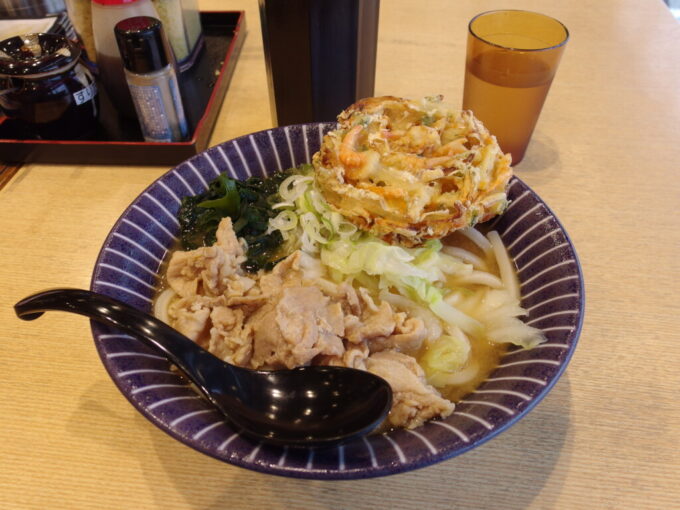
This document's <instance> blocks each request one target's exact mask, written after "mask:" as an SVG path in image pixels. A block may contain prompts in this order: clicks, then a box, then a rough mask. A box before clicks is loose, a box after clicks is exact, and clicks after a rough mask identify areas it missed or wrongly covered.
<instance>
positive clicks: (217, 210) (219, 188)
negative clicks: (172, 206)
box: [178, 168, 300, 272]
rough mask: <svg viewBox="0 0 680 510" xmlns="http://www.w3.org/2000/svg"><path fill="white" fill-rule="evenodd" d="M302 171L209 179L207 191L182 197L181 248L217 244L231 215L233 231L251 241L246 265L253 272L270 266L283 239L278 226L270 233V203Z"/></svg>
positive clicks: (294, 169) (272, 202) (221, 176)
mask: <svg viewBox="0 0 680 510" xmlns="http://www.w3.org/2000/svg"><path fill="white" fill-rule="evenodd" d="M299 171H300V170H299V168H297V169H296V168H291V169H288V170H284V171H281V172H276V173H274V174H272V175H271V176H269V177H265V178H261V177H250V178H248V179H246V180H245V181H237V180H235V179H232V178H230V177H228V176H227V175H225V174H221V175H219V176H218V177H217V178H216V179H214V180H213V181H211V182H210V184H209V185H208V189H207V190H206V191H205V192H204V193H201V194H200V195H196V196H193V197H185V198H183V199H182V204H181V205H180V208H179V213H178V219H179V223H180V239H181V242H182V248H183V249H184V250H195V249H196V248H200V247H201V246H211V245H212V244H214V243H215V241H216V233H217V227H218V225H219V223H220V221H221V220H222V218H224V217H226V216H229V217H231V221H232V223H233V226H234V232H235V233H236V235H237V236H238V237H242V238H244V239H245V241H246V243H247V245H248V252H247V260H246V262H245V263H244V264H243V267H244V269H245V270H246V271H250V272H255V271H257V270H258V269H271V268H272V267H273V266H274V264H275V263H276V262H278V259H279V258H280V257H279V256H278V251H279V248H280V247H281V244H282V243H283V237H281V233H280V232H279V231H278V230H275V231H273V232H271V233H269V234H268V233H267V229H268V227H269V219H270V218H273V217H274V216H276V214H277V212H276V211H274V210H272V208H271V205H272V204H274V203H276V202H277V201H278V200H279V197H278V189H279V185H280V184H281V182H282V181H283V180H284V179H285V178H286V177H288V176H289V175H291V174H293V173H296V172H299Z"/></svg>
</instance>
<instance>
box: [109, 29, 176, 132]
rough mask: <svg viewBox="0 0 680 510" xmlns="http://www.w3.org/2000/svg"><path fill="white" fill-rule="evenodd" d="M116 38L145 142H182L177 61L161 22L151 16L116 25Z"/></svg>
mask: <svg viewBox="0 0 680 510" xmlns="http://www.w3.org/2000/svg"><path fill="white" fill-rule="evenodd" d="M115 35H116V40H117V42H118V47H119V49H120V55H121V58H122V60H123V64H124V67H125V77H126V79H127V84H128V86H129V89H130V93H131V95H132V99H133V102H134V105H135V110H136V111H137V118H138V120H139V124H140V126H141V128H142V133H143V135H144V139H145V140H146V141H147V142H178V141H181V140H183V139H184V138H186V136H187V133H188V128H187V121H186V117H185V116H184V108H183V106H182V98H181V95H180V89H179V84H178V82H177V75H176V72H175V65H174V64H175V62H174V59H173V55H172V51H171V50H170V48H169V43H168V42H167V39H166V38H165V34H164V31H163V26H162V24H161V22H160V21H159V20H157V19H156V18H152V17H149V16H137V17H134V18H128V19H125V20H123V21H121V22H119V23H118V24H117V25H116V27H115Z"/></svg>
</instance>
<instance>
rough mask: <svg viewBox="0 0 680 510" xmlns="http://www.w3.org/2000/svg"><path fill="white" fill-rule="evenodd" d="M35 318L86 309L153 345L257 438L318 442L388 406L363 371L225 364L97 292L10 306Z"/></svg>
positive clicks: (358, 430) (364, 430) (381, 388)
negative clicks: (253, 367)
mask: <svg viewBox="0 0 680 510" xmlns="http://www.w3.org/2000/svg"><path fill="white" fill-rule="evenodd" d="M14 310H15V312H16V314H17V316H18V317H20V318H21V319H24V320H33V319H37V318H38V317H40V316H41V315H42V314H43V313H44V312H46V311H49V310H58V311H64V312H72V313H77V314H80V315H85V316H87V317H90V318H91V319H94V320H96V321H98V322H102V323H105V324H109V325H111V326H115V327H116V328H118V329H120V330H122V331H125V332H126V333H128V334H130V335H132V336H134V337H135V338H138V339H140V340H142V341H143V342H144V343H146V344H148V345H149V346H151V347H152V348H156V349H159V350H160V351H162V352H163V354H164V355H165V356H167V358H168V359H169V360H170V361H171V362H172V363H174V364H175V365H176V366H177V367H178V368H179V369H180V370H182V372H184V373H185V374H186V376H187V377H188V378H189V379H190V380H191V381H192V382H193V383H194V384H196V386H197V387H198V388H199V389H200V390H201V392H202V393H203V394H204V395H205V396H206V397H207V398H208V400H210V401H211V402H212V403H213V404H214V405H215V406H216V407H217V408H218V409H220V410H221V411H222V413H224V415H225V416H226V417H227V418H228V419H229V420H230V421H231V422H232V423H234V424H235V425H236V426H238V427H240V428H242V429H243V432H244V433H247V434H249V435H251V436H253V437H255V438H257V439H260V440H262V441H267V442H271V443H278V444H286V445H291V446H322V445H329V444H332V443H336V442H340V441H346V440H349V439H351V438H354V437H358V436H362V435H365V434H368V433H369V432H371V431H372V430H374V429H375V428H376V427H378V426H379V425H380V424H381V423H382V422H383V420H384V419H385V417H386V416H387V413H388V412H389V409H390V407H391V404H392V391H391V389H390V386H389V385H388V384H387V382H386V381H385V380H384V379H382V378H380V377H378V376H376V375H373V374H371V373H369V372H365V371H362V370H355V369H351V368H342V367H327V366H308V367H300V368H295V369H292V370H274V371H265V370H249V369H245V368H240V367H237V366H234V365H230V364H229V363H226V362H224V361H222V360H220V359H219V358H217V357H216V356H214V355H213V354H211V353H210V352H208V351H206V350H205V349H203V348H202V347H200V346H199V345H197V344H196V343H194V342H193V341H191V340H190V339H188V338H187V337H185V336H184V335H182V334H181V333H179V332H178V331H176V330H174V329H173V328H171V327H170V326H168V325H167V324H165V323H164V322H162V321H161V320H159V319H157V318H156V317H154V316H152V315H149V314H147V313H145V312H142V311H140V310H137V309H136V308H133V307H131V306H129V305H127V304H125V303H123V302H121V301H118V300H116V299H113V298H110V297H108V296H105V295H103V294H97V293H95V292H90V291H86V290H78V289H53V290H47V291H44V292H40V293H37V294H34V295H32V296H29V297H27V298H25V299H22V300H21V301H19V302H18V303H17V304H16V305H14Z"/></svg>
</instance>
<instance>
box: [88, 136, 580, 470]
mask: <svg viewBox="0 0 680 510" xmlns="http://www.w3.org/2000/svg"><path fill="white" fill-rule="evenodd" d="M335 126H336V124H335V123H314V124H303V125H295V126H288V127H282V128H276V129H271V130H267V131H261V132H258V133H254V134H250V135H246V136H243V137H240V138H237V139H234V140H231V141H227V142H224V143H222V144H220V145H217V146H215V147H212V148H210V149H208V150H206V151H205V152H203V153H201V154H198V155H196V156H194V157H192V158H191V159H189V160H187V161H185V162H183V163H181V164H180V165H178V166H177V167H175V168H173V169H171V170H170V171H168V172H167V173H166V174H164V175H163V176H161V177H160V178H159V179H158V180H156V181H155V182H154V183H153V184H151V186H149V187H148V188H147V189H146V190H145V191H144V192H143V193H142V194H141V195H140V196H139V197H138V198H137V199H136V200H135V201H134V202H133V203H132V204H131V205H130V206H129V207H128V208H127V209H126V210H125V212H124V213H123V215H122V216H121V218H120V219H119V220H118V222H117V223H116V224H115V225H114V227H113V229H112V230H111V232H110V234H109V235H108V237H107V238H106V241H105V242H104V245H103V247H102V250H101V252H100V254H99V258H98V260H97V263H96V266H95V270H94V274H93V277H92V285H91V288H92V290H94V291H96V292H101V293H103V294H107V295H109V296H112V297H114V298H118V299H121V300H123V301H125V302H127V303H129V304H131V305H132V306H135V307H137V308H140V309H142V310H146V311H151V308H152V302H153V299H154V296H155V294H156V292H157V286H158V282H159V274H160V273H161V272H162V270H163V262H164V259H165V257H166V255H167V254H168V252H169V250H172V249H173V248H174V247H175V245H176V243H177V239H178V230H179V223H178V221H177V219H176V215H177V211H178V209H179V205H180V201H181V198H182V197H183V196H187V195H194V194H197V193H200V192H203V191H204V190H205V189H206V188H207V186H208V183H209V182H210V181H211V180H213V179H214V178H215V177H216V176H217V175H218V174H220V173H222V172H226V173H227V175H229V176H230V177H233V178H236V179H245V178H248V177H250V176H265V175H268V174H269V173H273V172H275V171H278V170H283V169H286V168H289V167H292V166H297V165H300V164H301V163H307V162H310V161H311V158H312V155H313V154H314V152H316V151H317V150H318V148H319V145H320V142H321V139H322V137H323V135H324V133H326V132H327V131H329V130H331V129H333V128H334V127H335ZM508 196H509V198H510V200H511V203H510V206H509V207H508V209H507V210H506V212H505V213H504V214H503V215H502V216H499V217H497V218H495V219H493V220H491V221H490V222H489V226H490V227H491V228H493V229H495V230H496V231H497V232H498V233H499V234H500V236H501V238H502V239H503V242H504V243H505V246H506V248H507V250H508V252H509V254H510V256H511V257H512V258H513V259H514V261H515V264H516V266H517V269H518V276H519V280H520V288H521V294H522V306H523V307H524V308H525V309H526V310H527V312H528V317H527V318H526V321H527V322H528V323H529V324H530V325H531V326H534V327H536V328H539V329H541V330H542V331H543V333H544V334H545V336H546V338H547V341H546V342H545V343H543V344H541V345H539V346H538V347H536V348H534V349H532V350H521V349H517V348H510V349H509V351H508V352H507V354H505V355H504V356H503V357H502V359H501V362H500V364H499V366H498V367H497V368H496V369H495V370H494V371H493V372H492V373H491V374H490V375H489V377H488V378H487V379H486V380H485V381H484V382H483V383H482V384H481V385H480V386H479V387H478V388H477V390H476V391H475V392H473V393H470V394H468V395H467V396H466V397H464V398H463V399H462V401H460V402H459V403H457V405H456V409H455V411H454V413H453V414H452V415H450V416H449V417H447V418H445V419H441V420H435V421H430V422H428V423H426V424H425V425H423V426H422V427H419V428H417V429H414V430H406V429H398V430H394V431H390V432H387V433H383V434H375V435H371V436H366V437H362V438H359V439H355V440H353V441H351V442H347V443H344V444H341V445H340V446H335V447H331V448H325V449H311V448H290V447H285V446H275V445H266V444H262V443H259V442H257V441H253V440H251V439H249V438H247V437H246V436H243V435H242V434H241V433H239V432H238V431H237V430H235V429H234V428H233V427H232V426H231V425H230V424H229V423H228V422H226V421H225V420H224V419H223V417H222V416H221V415H220V413H219V412H218V411H217V410H216V409H214V408H213V407H212V406H211V405H210V404H208V403H207V402H206V401H204V400H203V399H202V398H200V397H199V396H198V394H197V393H196V392H195V391H194V390H193V389H192V388H191V386H189V384H187V382H186V381H185V380H184V379H182V378H181V377H180V376H179V375H177V373H176V372H175V371H173V370H171V367H170V364H169V363H168V361H167V360H166V359H165V358H163V357H161V356H159V355H158V354H157V353H156V352H153V351H151V350H150V349H148V348H146V347H145V346H144V345H142V344H141V343H140V342H138V341H137V340H135V339H133V338H131V337H129V336H127V335H125V334H122V333H121V332H118V331H116V330H114V329H112V328H109V327H105V326H102V325H99V324H96V323H93V324H92V332H93V335H94V340H95V344H96V346H97V349H98V351H99V354H100V356H101V359H102V361H103V363H104V365H105V367H106V369H107V371H108V373H109V374H110V376H111V378H112V379H113V381H114V382H115V384H116V385H117V386H118V388H119V389H120V391H121V392H122V393H123V394H124V395H125V396H126V397H127V398H128V400H129V401H130V402H131V403H132V404H133V405H134V406H135V407H136V408H137V410H139V412H140V413H142V414H143V415H144V416H145V417H146V418H148V419H149V420H150V421H151V422H152V423H154V424H155V425H156V426H158V427H159V428H160V429H161V430H163V431H165V432H166V433H168V434H169V435H170V436H172V437H174V438H175V439H177V440H179V441H181V442H183V443H184V444H186V445H188V446H190V447H192V448H194V449H196V450H198V451H200V452H203V453H205V454H207V455H210V456H212V457H215V458H217V459H219V460H222V461H224V462H228V463H230V464H233V465H236V466H241V467H244V468H248V469H252V470H255V471H261V472H266V473H271V474H277V475H283V476H291V477H299V478H316V479H356V478H367V477H375V476H384V475H388V474H393V473H399V472H404V471H409V470H413V469H416V468H420V467H424V466H427V465H431V464H433V463H436V462H440V461H443V460H445V459H449V458H451V457H454V456H456V455H459V454H461V453H463V452H465V451H467V450H470V449H471V448H474V447H476V446H478V445H480V444H482V443H484V442H485V441H487V440H489V439H491V438H492V437H495V436H497V435H498V434H499V433H501V432H502V431H504V430H505V429H507V428H508V427H509V426H511V425H512V424H514V423H516V422H517V421H518V420H519V419H520V418H522V417H524V416H525V415H526V414H527V413H528V412H529V411H530V410H531V409H532V408H533V407H534V406H535V405H536V404H537V403H538V402H539V401H540V400H541V399H542V398H543V397H544V396H545V395H546V394H547V393H548V392H549V391H550V389H551V388H552V386H553V385H554V384H555V382H556V381H557V380H558V378H559V377H560V375H561V374H562V372H563V371H564V369H565V367H566V365H567V363H568V361H569V359H570V358H571V355H572V353H573V352H574V349H575V347H576V343H577V340H578V336H579V333H580V330H581V325H582V322H583V309H584V294H583V292H584V289H583V278H582V274H581V269H580V265H579V262H578V258H577V255H576V252H575V250H574V247H573V245H572V243H571V241H570V240H569V237H568V235H567V233H566V232H565V231H564V229H563V228H562V225H561V224H560V222H559V220H558V219H557V218H556V217H555V215H554V214H553V212H552V211H551V210H550V209H549V207H548V206H547V205H546V204H545V203H544V202H543V201H542V200H541V199H540V198H539V197H538V196H537V195H536V194H535V193H534V192H533V191H532V190H531V189H530V188H529V187H528V186H527V185H526V184H525V183H524V182H522V180H520V179H519V178H517V177H513V178H512V179H511V181H510V183H509V187H508ZM534 425H535V426H537V427H538V426H540V424H539V423H536V424H534Z"/></svg>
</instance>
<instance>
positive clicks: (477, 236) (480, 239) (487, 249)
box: [458, 227, 493, 256]
mask: <svg viewBox="0 0 680 510" xmlns="http://www.w3.org/2000/svg"><path fill="white" fill-rule="evenodd" d="M458 232H460V233H461V234H463V235H464V236H465V237H467V238H468V239H469V240H470V241H472V242H473V243H475V244H476V245H477V246H479V248H480V249H481V250H482V251H483V252H484V253H485V254H486V255H487V256H488V255H490V254H491V251H492V249H493V248H492V246H491V243H490V242H489V240H488V239H487V238H486V237H484V234H482V233H481V232H480V231H479V230H477V229H476V228H475V227H467V228H461V229H460V230H459V231H458Z"/></svg>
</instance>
